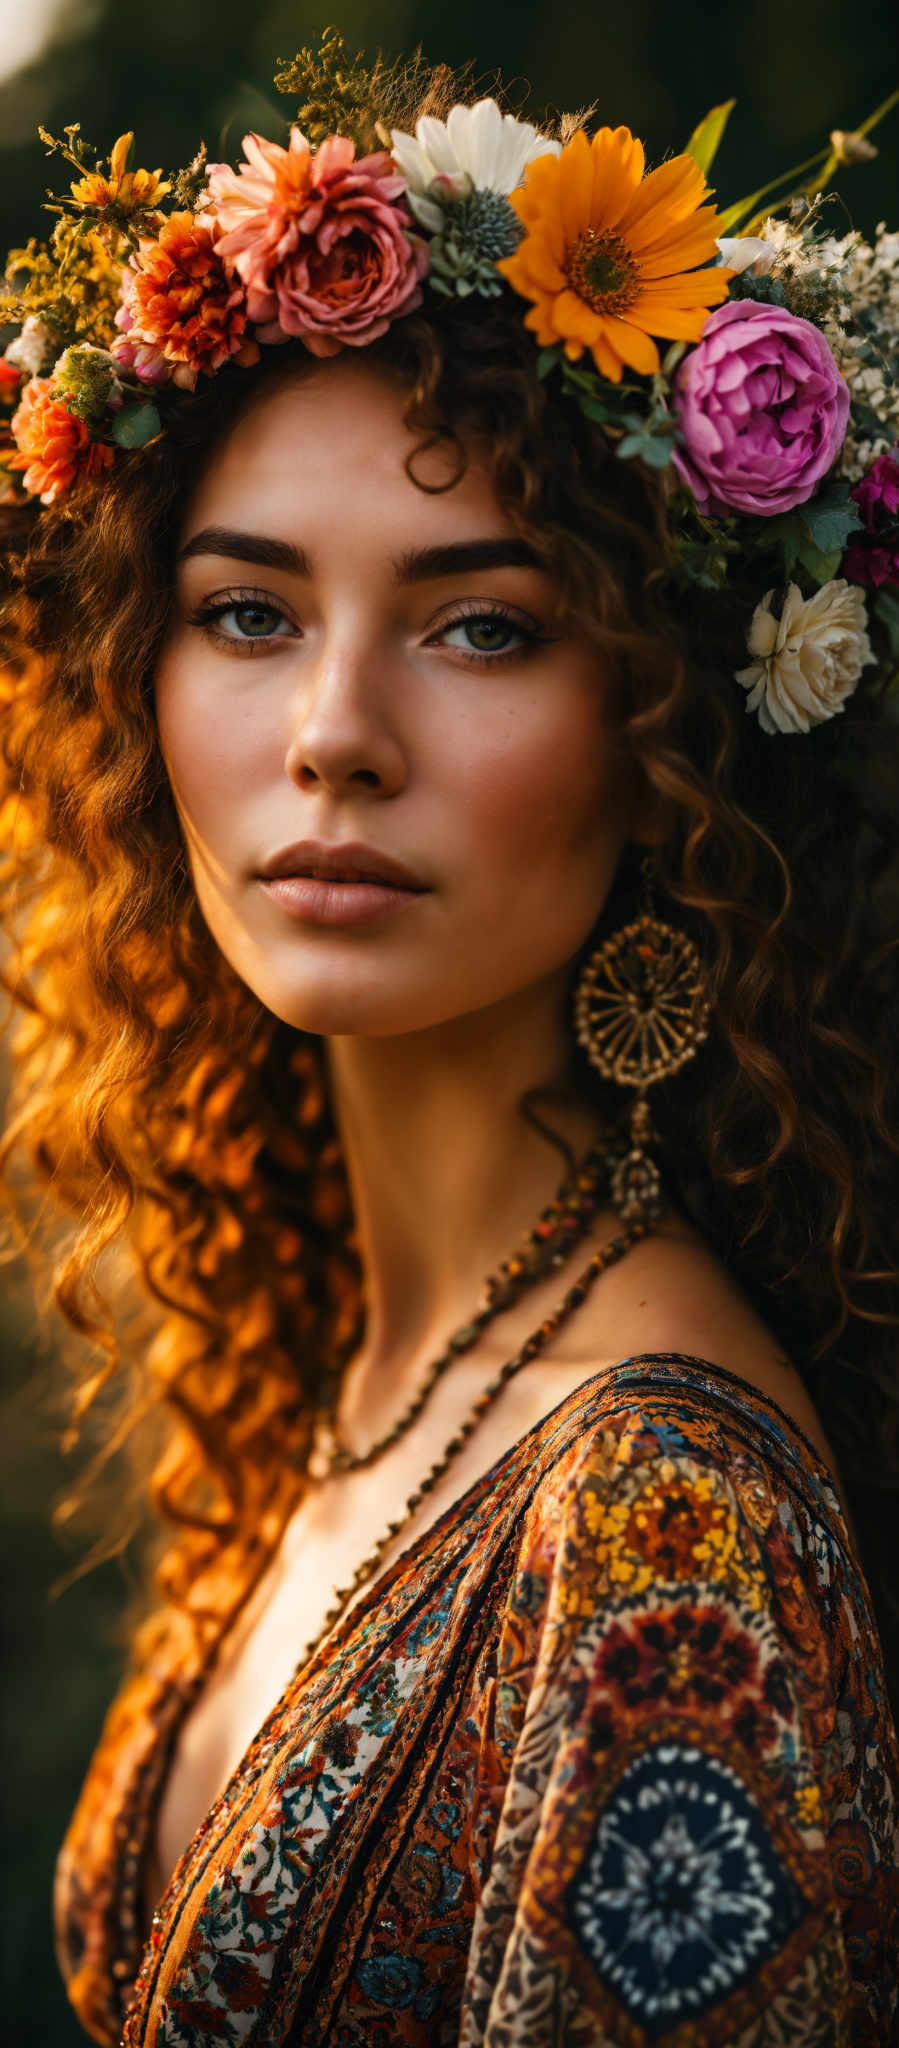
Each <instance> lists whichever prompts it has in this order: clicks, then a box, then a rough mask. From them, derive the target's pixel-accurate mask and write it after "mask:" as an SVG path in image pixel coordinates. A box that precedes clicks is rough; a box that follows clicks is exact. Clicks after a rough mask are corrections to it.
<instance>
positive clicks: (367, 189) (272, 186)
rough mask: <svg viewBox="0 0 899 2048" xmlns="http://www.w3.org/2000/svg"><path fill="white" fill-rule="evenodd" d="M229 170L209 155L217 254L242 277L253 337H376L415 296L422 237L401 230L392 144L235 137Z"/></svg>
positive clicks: (319, 343) (330, 341)
mask: <svg viewBox="0 0 899 2048" xmlns="http://www.w3.org/2000/svg"><path fill="white" fill-rule="evenodd" d="M243 146H244V152H245V156H246V162H244V163H242V164H241V165H240V167H239V169H238V170H237V171H232V170H231V169H230V167H229V166H228V165H227V164H213V165H211V167H210V172H209V196H210V203H211V208H212V210H213V212H214V216H215V220H214V228H213V232H214V233H216V240H215V243H214V246H215V250H216V253H217V255H219V256H221V257H222V258H223V260H224V261H225V263H226V264H229V265H233V268H234V270H236V271H237V273H238V275H239V276H240V277H241V278H242V279H243V282H244V285H245V286H246V290H247V312H248V314H249V318H250V319H251V320H253V321H255V322H256V323H257V336H258V339H259V340H260V341H266V342H269V341H270V342H275V341H284V340H286V338H287V336H288V335H291V334H295V335H299V336H300V337H301V338H302V340H303V341H304V342H305V344H306V347H307V348H308V349H310V350H311V352H312V354H313V355H316V356H332V355H336V354H337V352H338V350H339V349H340V348H341V347H344V346H346V345H347V344H349V345H350V346H352V347H354V348H360V347H362V346H364V344H365V343H366V342H369V341H374V340H375V339H376V338H377V336H378V335H379V334H383V333H384V332H385V331H386V329H387V328H388V327H389V325H390V322H391V320H395V319H396V318H397V315H398V314H400V313H411V312H412V311H413V309H414V308H415V307H416V306H420V305H421V290H420V286H419V279H420V278H421V277H422V276H423V275H424V273H425V271H426V270H427V267H428V250H427V244H426V243H425V242H424V241H423V240H422V239H421V237H420V236H417V235H409V234H408V233H407V232H406V231H407V230H408V229H411V228H412V227H413V225H414V223H413V220H412V216H411V214H410V213H407V211H406V209H405V207H402V206H399V205H398V204H397V201H398V200H399V198H400V195H401V194H402V193H403V192H404V191H405V189H406V183H405V179H404V178H403V177H401V176H400V174H399V173H398V172H397V171H396V169H395V168H394V165H393V162H392V160H391V157H390V154H389V151H387V150H386V149H382V150H377V151H375V153H374V154H373V155H371V156H364V157H360V158H359V161H358V162H355V161H354V157H355V147H354V144H353V143H352V142H351V141H350V140H349V139H348V138H347V137H346V136H343V135H330V136H329V137H328V139H327V141H326V142H323V143H322V145H321V148H320V149H318V150H316V151H315V152H314V153H313V151H312V150H310V148H309V145H308V143H307V142H306V140H305V137H304V136H303V135H302V134H301V132H300V130H299V128H292V129H291V131H290V143H289V147H288V148H287V149H282V148H281V146H280V144H279V143H277V142H266V141H265V139H264V138H263V136H261V135H245V136H244V142H243Z"/></svg>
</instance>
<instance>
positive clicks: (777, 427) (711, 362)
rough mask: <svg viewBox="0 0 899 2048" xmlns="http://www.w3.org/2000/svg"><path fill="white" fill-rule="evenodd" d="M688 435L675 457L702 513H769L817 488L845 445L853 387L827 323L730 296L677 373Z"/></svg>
mask: <svg viewBox="0 0 899 2048" xmlns="http://www.w3.org/2000/svg"><path fill="white" fill-rule="evenodd" d="M674 406H675V410H676V412H677V414H678V417H679V419H680V425H681V429H682V432H683V434H684V439H685V441H686V447H684V448H677V449H676V450H675V452H674V455H673V458H672V459H673V462H674V464H675V467H676V469H677V470H678V473H679V474H680V475H681V476H682V477H683V479H684V482H685V483H687V484H689V486H690V489H691V490H692V492H693V494H694V497H695V498H696V502H697V504H698V505H699V507H700V509H701V510H702V511H706V512H709V513H710V514H711V515H712V516H713V517H722V516H723V517H726V516H727V513H728V512H730V511H735V512H756V513H761V514H763V515H764V516H766V517H770V516H771V515H772V514H774V513H776V512H789V511H790V510H791V509H792V507H793V506H794V505H802V504H804V503H805V501H806V499H807V498H810V497H811V496H812V493H813V491H814V489H815V485H816V484H817V483H818V482H819V480H820V478H821V477H822V476H824V475H825V473H826V472H827V470H829V469H830V468H832V466H833V463H834V461H835V460H836V456H837V454H838V452H839V449H840V448H841V447H842V444H843V439H844V436H845V433H846V422H847V419H848V417H849V387H848V385H847V383H846V379H845V377H844V376H843V375H842V373H841V371H840V370H839V369H838V368H837V364H836V362H835V360H834V356H833V354H832V352H831V350H830V348H829V347H828V345H827V342H826V340H825V338H824V335H823V334H822V333H821V330H820V328H819V327H815V326H814V325H813V323H812V322H811V321H810V320H800V319H799V318H798V317H797V316H796V314H795V313H790V312H789V311H788V310H787V308H786V307H785V306H772V305H768V304H763V303H761V302H759V301H757V300H754V299H730V300H728V303H727V304H726V305H725V306H718V307H716V309H715V311H714V313H710V315H709V318H708V320H707V321H706V324H705V327H704V328H703V331H702V339H701V341H699V342H697V345H696V347H695V348H693V349H691V350H690V352H689V354H688V355H686V356H685V357H684V359H683V362H682V363H681V366H680V369H679V371H678V374H677V378H676V380H675V398H674Z"/></svg>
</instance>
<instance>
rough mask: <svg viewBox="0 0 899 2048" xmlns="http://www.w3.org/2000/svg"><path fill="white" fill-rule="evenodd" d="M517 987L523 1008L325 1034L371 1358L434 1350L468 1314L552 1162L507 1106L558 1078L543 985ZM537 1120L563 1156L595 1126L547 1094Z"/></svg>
mask: <svg viewBox="0 0 899 2048" xmlns="http://www.w3.org/2000/svg"><path fill="white" fill-rule="evenodd" d="M529 993H530V995H531V1002H530V1004H529V1005H528V1006H527V1009H526V1010H525V1009H524V1008H523V1005H522V1001H521V998H520V997H518V998H517V999H516V1002H515V1004H514V1006H513V1005H507V1006H500V1008H499V1010H497V1008H494V1009H492V1010H491V1012H490V1014H489V1018H488V1017H486V1016H485V1014H484V1013H483V1012H472V1013H471V1014H470V1015H469V1016H464V1017H460V1018H456V1019H454V1020H453V1022H452V1024H451V1025H450V1026H447V1025H441V1026H440V1027H437V1028H435V1029H434V1030H433V1031H426V1032H418V1033H415V1034H407V1035H404V1036H403V1037H401V1038H398V1037H396V1036H391V1037H382V1038H370V1039H365V1040H362V1039H357V1038H350V1037H341V1038H334V1039H330V1040H329V1041H328V1048H327V1051H328V1068H329V1078H330V1087H331V1096H332V1103H333V1107H334V1115H335V1120H336V1123H337V1128H338V1132H339V1135H340V1141H341V1146H342V1149H343V1153H344V1158H345V1161H346V1167H347V1173H348V1177H349V1182H350V1189H351V1194H352V1199H353V1207H354V1213H355V1219H356V1228H357V1232H358V1240H359V1249H360V1254H361V1257H362V1263H363V1269H364V1273H365V1285H366V1307H367V1317H366V1334H365V1341H364V1354H365V1356H366V1359H367V1360H368V1361H369V1362H370V1363H371V1364H373V1365H375V1364H377V1363H379V1362H383V1363H384V1364H385V1365H387V1364H389V1363H390V1362H391V1361H394V1360H397V1361H402V1360H405V1359H408V1358H409V1357H410V1355H413V1354H414V1355H420V1354H421V1353H423V1352H427V1351H428V1350H429V1349H433V1350H437V1349H439V1348H440V1345H441V1342H442V1341H443V1340H445V1337H446V1335H447V1334H448V1333H449V1332H450V1331H451V1330H452V1329H454V1328H456V1327H457V1326H458V1325H459V1324H461V1323H464V1322H466V1321H468V1320H470V1318H471V1316H472V1314H473V1312H474V1310H475V1308H476V1306H477V1302H478V1298H479V1296H480V1293H481V1289H482V1286H483V1283H484V1280H485V1279H486V1277H487V1275H488V1273H490V1272H492V1271H494V1270H495V1269H496V1267H497V1266H498V1265H499V1264H500V1263H501V1261H502V1260H503V1259H504V1258H505V1257H506V1256H507V1255H508V1254H509V1252H511V1251H512V1250H513V1249H514V1247H515V1245H516V1244H517V1243H518V1241H519V1239H520V1238H521V1237H522V1235H523V1234H524V1232H525V1231H526V1230H528V1229H529V1228H531V1227H532V1225H533V1224H534V1223H535V1222H536V1221H537V1219H538V1217H539V1215H540V1212H541V1210H542V1209H543V1208H544V1207H545V1206H546V1204H547V1202H549V1201H550V1200H551V1199H552V1197H553V1195H554V1194H555V1192H556V1189H557V1187H558V1185H559V1183H560V1181H561V1180H562V1178H563V1175H564V1173H565V1171H566V1164H565V1160H564V1157H563V1155H562V1153H561V1152H560V1151H559V1150H558V1149H557V1148H556V1147H555V1146H553V1145H551V1144H550V1143H549V1142H548V1141H547V1139H546V1138H544V1137H541V1135H540V1133H539V1131H536V1130H534V1129H533V1128H532V1127H530V1126H529V1125H528V1124H527V1123H526V1122H525V1120H524V1118H523V1116H522V1115H521V1113H520V1111H519V1108H518V1105H519V1102H520V1099H521V1097H522V1095H524V1093H525V1092H526V1090H528V1089H529V1088H534V1087H547V1086H549V1087H553V1086H556V1087H558V1086H560V1085H561V1079H562V1075H563V1074H564V1071H565V1064H566V1059H567V1053H568V1047H567V1044H566V1039H565V1034H564V1028H563V1020H561V1019H559V1017H558V1015H557V1006H558V994H557V991H555V990H547V989H545V988H544V989H541V990H539V991H531V992H529ZM504 1012H505V1014H504ZM537 1109H538V1113H540V1112H541V1105H540V1104H539V1103H538V1104H537ZM546 1120H547V1121H548V1123H549V1124H550V1125H551V1127H552V1128H553V1129H555V1130H557V1131H558V1132H559V1133H560V1134H561V1135H562V1136H563V1137H564V1138H565V1140H566V1142H567V1143H568V1145H569V1146H570V1147H571V1151H572V1153H573V1155H574V1157H575V1158H580V1157H582V1156H583V1154H584V1153H585V1152H586V1151H587V1150H588V1149H589V1147H590V1145H591V1144H593V1143H594V1142H595V1141H596V1138H597V1136H598V1132H599V1125H598V1120H597V1118H596V1115H595V1113H594V1112H593V1111H591V1110H590V1108H589V1107H588V1106H587V1105H586V1104H579V1103H578V1102H577V1101H576V1100H571V1101H570V1102H569V1103H568V1104H559V1105H558V1106H557V1105H556V1104H555V1103H554V1104H553V1105H552V1106H551V1107H550V1106H549V1105H547V1110H546Z"/></svg>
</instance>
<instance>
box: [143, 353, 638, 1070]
mask: <svg viewBox="0 0 899 2048" xmlns="http://www.w3.org/2000/svg"><path fill="white" fill-rule="evenodd" d="M403 405H404V398H403V395H402V394H401V393H399V392H398V391H397V390H396V389H395V388H394V386H393V385H392V384H391V383H390V382H389V381H387V380H386V379H385V378H384V376H383V375H381V376H379V375H378V374H377V373H376V372H373V371H371V370H369V369H366V368H365V367H364V366H362V365H360V364H357V363H356V362H355V361H353V362H347V361H344V360H341V361H340V362H337V363H335V362H330V363H329V364H328V365H327V366H326V367H325V366H322V367H321V368H317V369H316V370H314V371H313V372H311V373H310V374H308V375H307V376H305V377H304V378H302V379H300V380H297V381H296V382H295V383H291V384H288V385H285V386H284V387H282V388H280V389H279V390H277V391H270V392H269V393H267V394H262V395H261V396H260V399H259V402H258V403H257V404H256V405H254V406H253V407H252V408H251V410H250V411H249V412H248V413H247V414H246V415H245V416H244V417H243V418H242V419H241V420H240V421H239V422H238V423H237V424H236V426H234V427H233V428H232V429H231V431H230V432H229V434H228V436H227V438H226V439H225V440H224V441H223V443H222V445H221V446H220V447H219V448H218V449H217V450H216V452H215V454H214V456H213V457H212V459H211V460H210V461H209V462H208V464H207V466H206V467H205V469H204V470H203V472H202V475H201V477H200V479H199V481H198V484H197V486H196V489H195V491H194V494H193V496H192V498H191V500H190V502H189V504H188V507H187V512H186V517H185V519H184V522H183V528H182V532H181V536H180V542H179V548H180V559H179V563H178V569H177V593H176V602H175V606H174V608H173V616H172V623H171V627H170V631H169V633H168V635H167V638H166V642H165V646H164V649H163V652H162V656H161V659H160V662H159V664H158V668H157V673H156V685H155V687H156V710H157V717H158V723H159V733H160V740H161V745H162V749H163V754H164V757H165V762H166V766H167V770H168V774H169V778H170V781H171V787H172V792H173V796H174V800H175V803H176V806H177V809H178V813H179V816H180V819H181V824H182V828H183V831H184V836H185V842H186V845H187V849H188V854H189V859H190V865H191V871H192V875H193V880H194V885H195V888H196V892H197V897H198V900H199V904H200V908H201V911H202V914H203V916H204V918H205V920H206V923H207V925H208V926H209V929H210V931H211V933H212V935H213V937H214V938H215V940H216V942H217V944H218V946H219V947H220V949H221V951H222V953H223V954H224V955H225V957H226V958H227V960H228V961H229V962H230V964H231V966H232V967H233V968H234V969H235V971H236V973H237V974H238V975H239V976H240V977H241V979H242V980H243V981H244V982H245V983H246V984H247V985H248V986H249V987H250V988H251V989H252V990H253V991H254V992H255V994H256V995H257V996H258V997H259V1000H260V1001H261V1002H262V1003H263V1004H264V1005H265V1007H266V1008H267V1009H269V1010H270V1011H272V1012H273V1013H274V1014H275V1015H276V1016H277V1017H279V1018H281V1019H282V1020H283V1021H284V1022H286V1023H288V1024H290V1025H292V1026H294V1027H295V1028H296V1029H299V1030H303V1031H310V1032H315V1033H320V1034H325V1035H328V1036H330V1035H333V1034H341V1033H352V1034H354V1035H363V1036H364V1035H369V1034H371V1035H378V1036H380V1035H383V1034H393V1033H401V1032H410V1031H417V1030H422V1029H426V1028H429V1027H431V1026H434V1025H440V1024H445V1023H447V1022H448V1021H449V1020H451V1019H453V1018H456V1017H461V1016H463V1015H464V1014H466V1013H470V1012H474V1011H479V1010H483V1009H485V1008H487V1007H488V1006H489V1005H492V1004H496V1003H500V1002H508V1001H509V1000H510V999H512V1000H514V999H515V998H516V997H522V996H524V994H525V992H526V991H533V990H534V989H535V986H536V985H537V984H539V983H545V982H546V981H547V979H548V978H549V979H551V978H553V977H557V978H558V982H559V987H560V988H561V987H562V986H564V981H565V977H566V974H567V969H568V965H569V963H570V960H571V957H572V956H573V954H574V953H575V952H576V951H577V949H578V948H579V947H580V945H581V944H582V943H583V941H584V939H585V938H586V936H587V934H588V932H589V930H590V928H591V926H592V924H593V923H594V921H595V919H596V917H597V915H598V913H599V911H600V909H601V907H602V904H603V902H604V899H605V897H606V894H607V892H608V889H609V885H610V883H611V880H612V876H613V873H614V870H615V866H616V862H617V859H618V855H619V851H620V848H621V845H622V842H623V840H624V838H625V837H626V836H628V835H629V834H630V833H631V831H632V826H633V820H632V818H631V816H630V808H631V807H630V803H629V797H628V781H629V778H628V777H627V775H626V774H625V773H624V772H623V766H622V761H621V758H620V756H618V757H616V755H615V752H614V748H613V744H612V740H611V736H610V735H609V733H607V732H606V731H605V730H604V694H605V693H604V682H603V674H602V670H601V667H600V664H599V661H598V658H597V655H596V651H595V649H594V648H593V647H592V645H591V643H590V641H589V639H588V638H587V636H586V634H585V633H584V632H583V630H581V629H579V628H575V627H574V626H572V625H570V624H568V623H566V621H565V620H564V619H561V618H560V617H559V616H558V615H557V613H556V610H555V607H554V589H553V583H552V579H551V577H550V576H549V575H548V574H547V573H546V572H545V571H544V570H543V569H541V568H540V567H539V566H538V565H537V564H535V563H534V562H533V561H531V560H529V559H528V558H527V551H526V550H525V549H524V548H523V545H522V543H521V542H520V541H519V540H518V539H517V537H516V535H515V532H514V530H513V528H512V526H511V525H510V523H509V521H508V519H507V518H506V517H505V515H504V514H503V512H502V511H501V510H500V508H499V506H498V504H497V500H496V497H495V494H494V490H493V487H492V484H491V482H490V479H489V477H488V475H487V473H486V471H485V469H484V468H483V467H480V466H479V465H478V463H477V462H476V461H475V460H472V461H471V463H470V465H469V467H468V469H467V470H466V473H465V475H464V477H463V478H462V480H461V481H460V482H458V483H457V484H455V485H454V487H453V488H452V489H450V490H448V491H446V492H443V493H441V494H440V495H435V496H432V495H428V494H426V493H425V492H423V491H421V490H419V489H418V488H417V487H416V485H415V484H414V483H413V482H412V481H411V480H410V478H409V477H408V475H407V474H406V472H405V469H404V467H403V463H404V458H405V457H406V455H407V454H408V453H409V452H410V451H411V449H412V448H413V447H414V446H415V445H416V437H415V436H412V435H410V433H409V432H408V430H407V429H406V427H405V426H404V425H403V420H402V411H403ZM474 452H476V451H474ZM415 467H416V473H417V474H420V475H424V476H425V478H426V479H427V480H428V481H435V482H436V481H443V480H445V478H446V477H447V476H448V475H449V474H451V473H452V465H451V463H450V458H449V457H447V455H446V454H445V453H439V454H438V453H437V452H436V451H435V452H434V453H432V454H431V455H430V456H428V457H427V458H425V459H422V458H421V457H419V458H417V459H416V465H415ZM240 536H243V538H242V539H241V538H240ZM263 543H264V544H265V545H263ZM185 551H187V552H185ZM266 557H267V559H266ZM213 607H214V608H215V611H216V613H217V614H218V615H217V616H214V617H208V616H207V617H206V618H205V619H204V617H203V614H204V613H208V612H209V611H210V610H211V609H212V608H213ZM297 841H316V842H318V843H319V845H322V844H324V845H325V846H326V847H327V848H332V849H333V848H335V847H336V848H338V850H339V847H340V845H341V844H343V843H346V842H347V841H353V842H355V843H356V844H357V845H358V844H359V843H360V842H361V843H362V844H363V845H365V846H367V847H368V848H369V849H371V850H372V851H373V852H374V854H376V855H387V856H389V857H390V858H392V859H393V860H396V861H399V862H402V863H403V864H404V866H405V867H406V868H407V869H408V870H410V871H411V874H412V875H413V876H414V877H415V878H416V879H417V881H418V882H419V884H420V885H421V887H420V889H419V891H418V893H404V894H403V895H402V896H394V897H393V898H392V899H390V900H389V901H387V900H384V899H383V898H382V899H377V898H376V894H375V891H374V889H373V887H372V885H371V884H369V885H367V886H366V885H365V884H362V885H358V884H357V887H356V890H355V891H354V892H352V893H351V892H350V891H348V890H347V889H345V888H344V889H342V888H341V887H340V885H339V884H331V885H330V886H326V885H322V884H319V885H318V886H317V887H309V886H307V888H306V890H305V892H303V891H302V890H299V891H297V890H296V889H294V892H293V893H294V895H295V896H296V895H297V894H300V895H303V894H304V893H305V896H306V897H307V898H309V899H313V898H314V899H315V902H314V903H313V905H312V909H310V906H309V903H308V902H307V903H306V905H305V906H304V905H302V904H301V905H300V908H299V911H297V909H296V908H293V909H292V908H291V904H290V902H289V901H287V900H286V898H287V896H288V895H289V894H290V891H289V889H288V890H284V889H283V888H282V890H281V891H280V892H279V891H278V890H277V888H275V887H273V886H270V885H269V884H267V883H266V881H265V880H263V879H261V877H260V871H261V870H262V868H263V867H264V865H265V863H266V862H267V861H269V860H270V859H271V857H272V856H273V855H275V854H276V853H278V851H279V850H280V849H283V848H286V847H289V846H291V845H293V844H295V843H296V842H297ZM303 864H304V862H303V858H302V857H298V859H297V861H296V863H295V865H296V866H297V867H298V868H301V867H302V866H303ZM316 904H317V908H316ZM366 910H367V912H368V914H362V913H364V912H365V911H366Z"/></svg>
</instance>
